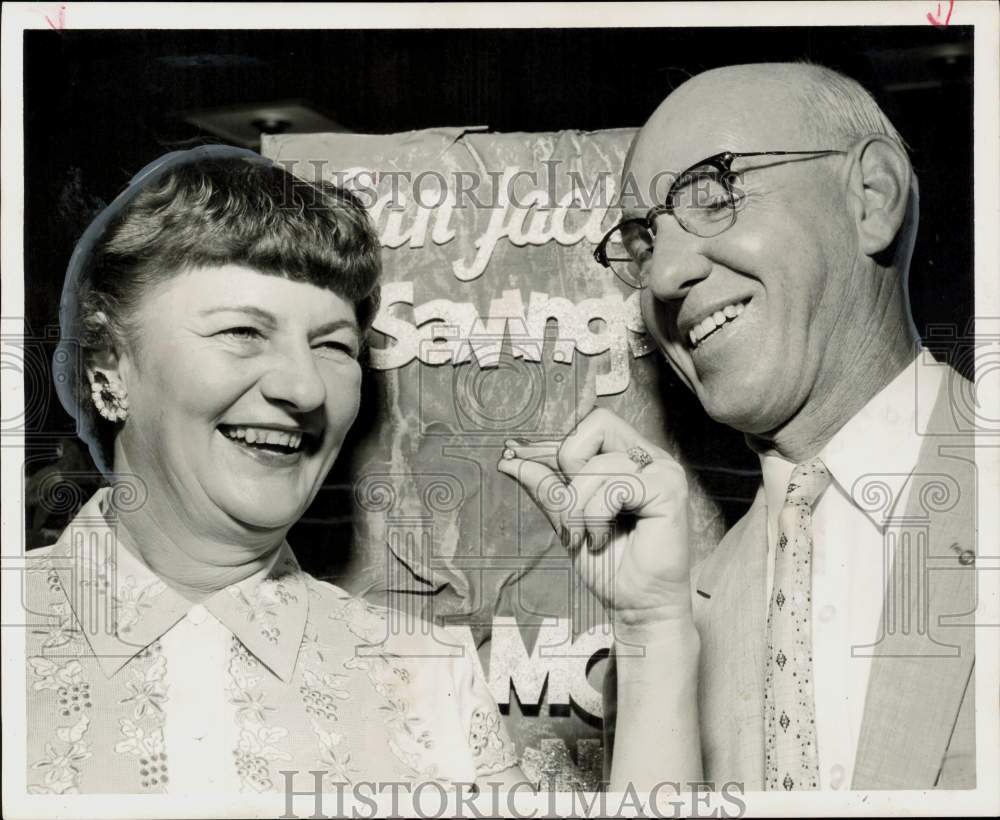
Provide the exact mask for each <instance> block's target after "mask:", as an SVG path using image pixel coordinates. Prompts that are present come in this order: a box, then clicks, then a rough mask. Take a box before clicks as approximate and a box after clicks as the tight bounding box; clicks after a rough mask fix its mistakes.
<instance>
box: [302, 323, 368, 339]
mask: <svg viewBox="0 0 1000 820" xmlns="http://www.w3.org/2000/svg"><path fill="white" fill-rule="evenodd" d="M345 327H346V328H348V329H349V330H352V331H354V333H355V334H357V335H358V336H360V335H361V329H360V328H359V327H358V323H357V322H356V321H354V320H353V319H334V320H333V321H332V322H325V323H323V324H322V325H320V326H319V327H316V328H313V329H312V330H311V331H310V332H309V335H310V336H311V337H312V338H315V337H317V336H325V335H326V334H327V333H333V332H334V331H337V330H340V329H341V328H345Z"/></svg>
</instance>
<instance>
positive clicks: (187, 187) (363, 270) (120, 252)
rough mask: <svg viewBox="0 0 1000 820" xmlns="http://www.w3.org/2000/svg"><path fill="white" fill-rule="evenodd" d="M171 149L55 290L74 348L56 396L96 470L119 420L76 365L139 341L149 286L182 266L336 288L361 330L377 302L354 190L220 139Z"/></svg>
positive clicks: (374, 264)
mask: <svg viewBox="0 0 1000 820" xmlns="http://www.w3.org/2000/svg"><path fill="white" fill-rule="evenodd" d="M168 157H169V161H168V162H166V163H159V164H158V165H157V167H156V168H155V169H154V170H153V172H152V173H146V171H147V170H148V169H149V168H152V167H153V166H147V169H144V171H143V172H140V174H139V175H137V177H136V179H135V180H133V183H132V185H131V186H130V187H129V189H128V190H126V192H125V193H123V194H122V195H121V196H120V197H119V198H118V199H116V200H115V202H114V203H112V205H111V206H109V208H108V209H106V210H105V211H104V212H103V213H102V214H101V215H100V216H99V217H98V218H97V219H96V220H95V221H94V223H93V224H92V226H91V229H88V231H87V233H85V234H84V237H83V239H81V241H80V244H79V245H78V247H77V251H76V252H75V253H74V256H73V260H72V261H71V263H70V270H69V271H68V273H67V279H66V284H65V286H64V290H63V303H62V310H61V313H60V322H61V333H62V341H63V343H64V344H65V343H67V342H70V343H74V344H75V345H76V348H77V355H76V356H67V355H66V353H65V351H64V353H63V355H62V357H61V361H62V372H57V374H56V378H57V384H61V385H62V386H63V389H62V390H60V398H61V399H62V401H63V405H64V406H65V407H66V409H67V410H68V411H69V412H70V413H71V414H72V415H73V416H74V417H75V418H76V419H77V422H78V432H79V433H80V436H81V437H82V438H83V439H84V440H85V441H86V442H87V444H88V445H89V446H90V450H91V454H92V455H93V456H94V459H95V462H96V463H97V465H98V467H99V468H100V469H101V470H102V471H104V472H108V470H109V468H110V465H111V463H112V455H113V446H114V438H115V433H116V427H115V425H113V424H112V423H110V422H108V421H105V420H104V419H102V418H101V417H100V416H99V415H98V414H97V412H96V408H95V407H94V406H93V402H92V400H91V388H90V384H89V382H88V379H87V373H86V369H85V368H84V367H83V366H82V365H83V364H84V363H85V362H87V361H88V359H90V357H91V355H92V354H93V353H95V352H98V351H102V350H108V349H110V347H111V345H112V344H114V343H116V342H117V343H119V344H120V343H122V342H135V341H136V340H137V337H138V333H137V332H136V331H137V328H135V327H134V325H133V319H134V317H135V316H136V308H137V307H138V305H139V303H140V301H141V299H142V297H143V295H144V294H145V293H146V292H147V291H148V290H149V289H150V288H151V287H152V286H155V285H157V284H159V283H161V282H163V281H165V280H167V279H170V278H171V277H173V276H176V275H178V274H179V273H182V272H184V271H186V270H191V269H195V268H199V267H221V266H223V265H228V264H239V265H244V266H246V267H248V268H252V269H254V270H257V271H260V272H261V273H266V274H271V275H274V276H281V277H284V278H286V279H290V280H293V281H297V282H308V283H310V284H313V285H316V286H317V287H321V288H325V289H327V290H330V291H333V292H334V293H336V294H337V295H338V296H340V297H341V298H343V299H345V300H347V301H349V302H351V303H353V304H354V306H355V312H356V316H357V319H358V324H359V326H360V327H361V329H362V331H364V330H367V328H368V327H369V326H370V325H371V322H372V321H373V320H374V317H375V313H376V312H377V311H378V304H379V288H378V280H379V276H380V273H381V262H380V253H379V241H378V236H377V234H376V232H375V229H374V226H373V225H372V223H371V220H370V218H369V216H368V214H367V212H366V211H365V209H364V207H363V206H362V205H361V203H360V202H359V201H358V200H357V198H356V197H354V196H353V195H352V194H351V193H349V192H347V191H344V190H343V189H341V188H338V187H336V186H335V185H332V184H330V183H327V182H316V183H311V182H306V181H304V180H302V179H300V178H298V177H296V176H294V175H293V174H291V173H290V172H289V171H287V170H285V169H284V168H282V167H280V166H279V165H276V164H273V163H271V162H269V161H267V160H265V159H264V158H263V157H261V156H259V155H256V154H253V153H252V152H249V151H242V150H240V149H234V148H228V147H226V146H204V147H201V148H197V149H192V150H191V151H185V152H179V153H177V154H172V155H168ZM163 166H165V167H163ZM109 212H111V213H110V214H109ZM109 216H110V218H108V217H109ZM102 222H103V223H104V224H103V225H99V223H102ZM95 226H98V229H97V230H96V231H94V230H92V228H94V227H95ZM81 246H85V247H81ZM73 361H76V362H77V364H76V366H73V365H72V362H73ZM67 388H68V389H67Z"/></svg>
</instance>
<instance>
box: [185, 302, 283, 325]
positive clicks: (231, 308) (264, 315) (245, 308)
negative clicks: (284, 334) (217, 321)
mask: <svg viewBox="0 0 1000 820" xmlns="http://www.w3.org/2000/svg"><path fill="white" fill-rule="evenodd" d="M215 313H243V314H245V315H247V316H253V317H254V318H255V319H257V320H258V321H260V322H263V323H264V324H266V325H267V326H268V327H275V326H276V325H277V324H278V320H277V319H276V318H275V317H274V314H273V313H271V312H270V311H267V310H264V309H263V308H261V307H257V305H218V306H217V307H211V308H206V309H205V310H202V311H200V312H199V314H198V315H199V316H211V315H213V314H215Z"/></svg>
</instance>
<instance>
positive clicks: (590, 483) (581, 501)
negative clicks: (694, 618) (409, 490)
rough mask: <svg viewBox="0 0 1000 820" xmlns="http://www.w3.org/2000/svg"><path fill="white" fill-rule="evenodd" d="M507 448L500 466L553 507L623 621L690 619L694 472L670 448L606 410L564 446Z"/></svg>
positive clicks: (577, 561) (577, 558) (541, 503)
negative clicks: (691, 479)
mask: <svg viewBox="0 0 1000 820" xmlns="http://www.w3.org/2000/svg"><path fill="white" fill-rule="evenodd" d="M507 446H508V452H505V454H504V458H503V459H502V460H501V461H500V463H499V464H498V467H497V469H499V470H500V472H502V473H505V474H507V475H509V476H511V477H512V478H514V479H515V480H516V481H517V482H518V483H519V484H520V485H521V486H522V487H523V488H524V489H525V491H526V492H527V493H528V495H530V496H531V498H532V499H533V500H534V502H535V503H536V504H537V505H538V507H539V508H540V509H541V510H542V512H543V513H545V515H546V517H547V518H548V519H549V522H550V523H551V524H552V527H553V528H554V529H555V531H556V532H557V533H558V534H559V535H560V537H561V539H562V542H563V544H564V545H565V546H566V548H567V550H568V551H569V553H570V555H571V556H572V559H573V565H574V567H575V569H576V571H577V572H578V573H579V575H580V577H581V578H582V579H583V581H584V583H586V585H587V586H588V587H589V588H590V590H591V591H592V592H593V593H594V594H595V595H596V596H597V598H598V599H599V600H600V601H601V603H602V604H603V605H604V607H605V609H606V611H607V612H608V614H609V615H610V616H611V617H612V618H613V619H614V622H615V625H616V628H622V627H624V628H627V629H635V630H638V631H640V632H642V631H644V630H645V629H646V628H648V627H649V626H651V625H654V624H658V623H663V622H664V621H677V620H686V621H690V618H691V586H690V557H689V549H688V526H687V478H686V476H685V474H684V469H683V468H682V467H681V465H680V464H678V463H677V461H676V460H675V459H674V458H673V457H672V456H671V455H670V454H669V453H667V452H666V451H665V450H662V449H661V448H659V447H657V446H656V445H654V444H652V443H651V442H650V441H648V440H646V439H645V438H644V437H643V436H641V435H640V434H639V433H638V432H636V430H634V429H633V428H632V427H631V426H629V425H628V424H627V423H626V422H625V421H623V420H622V419H621V418H619V417H618V416H616V415H615V414H614V413H612V412H610V411H608V410H604V409H597V410H594V411H593V412H592V413H591V414H590V415H588V416H587V417H586V418H585V419H584V420H583V421H582V422H581V423H580V424H579V426H578V427H577V429H576V430H575V431H574V432H573V433H571V434H570V435H569V436H567V437H566V438H565V439H564V440H563V441H562V442H561V443H560V442H557V441H536V442H531V443H522V442H518V441H514V440H510V441H508V442H507ZM636 448H638V449H636ZM511 454H513V457H511ZM646 455H648V456H649V458H648V459H647V458H646V457H645V456H646ZM647 461H648V463H644V462H647Z"/></svg>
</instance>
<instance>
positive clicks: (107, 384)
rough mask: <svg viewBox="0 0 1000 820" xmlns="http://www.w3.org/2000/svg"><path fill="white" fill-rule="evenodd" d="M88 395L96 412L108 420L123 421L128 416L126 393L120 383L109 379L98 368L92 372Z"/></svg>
mask: <svg viewBox="0 0 1000 820" xmlns="http://www.w3.org/2000/svg"><path fill="white" fill-rule="evenodd" d="M90 395H91V398H92V399H93V400H94V406H95V407H96V408H97V412H98V413H100V414H101V415H102V416H103V417H104V418H106V419H107V420H108V421H110V422H120V421H125V419H126V417H127V416H128V395H127V394H126V393H125V390H124V389H122V387H121V385H119V384H117V383H115V382H112V381H110V380H109V379H108V377H107V376H106V375H105V374H104V373H102V372H101V371H100V370H98V371H96V372H95V373H94V380H93V381H92V382H91V383H90Z"/></svg>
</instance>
